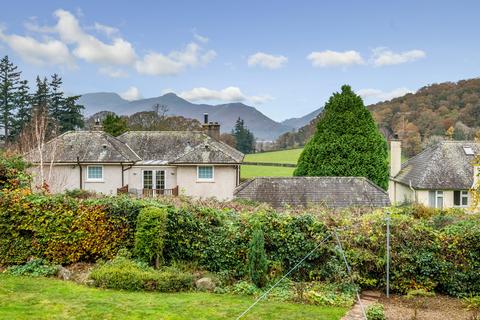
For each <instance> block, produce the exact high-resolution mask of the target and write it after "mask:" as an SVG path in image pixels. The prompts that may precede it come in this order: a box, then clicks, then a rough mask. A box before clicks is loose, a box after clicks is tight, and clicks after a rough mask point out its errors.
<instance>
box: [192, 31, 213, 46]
mask: <svg viewBox="0 0 480 320" xmlns="http://www.w3.org/2000/svg"><path fill="white" fill-rule="evenodd" d="M193 37H194V38H195V40H197V41H198V42H201V43H207V42H208V41H209V40H210V39H208V38H207V37H204V36H201V35H199V34H198V33H197V32H195V31H194V32H193Z"/></svg>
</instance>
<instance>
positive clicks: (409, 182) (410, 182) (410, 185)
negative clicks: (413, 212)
mask: <svg viewBox="0 0 480 320" xmlns="http://www.w3.org/2000/svg"><path fill="white" fill-rule="evenodd" d="M408 184H409V187H410V190H412V191H413V199H414V201H415V202H417V192H416V191H415V189H413V187H412V180H409V181H408Z"/></svg>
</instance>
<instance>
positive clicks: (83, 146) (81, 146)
mask: <svg viewBox="0 0 480 320" xmlns="http://www.w3.org/2000/svg"><path fill="white" fill-rule="evenodd" d="M42 154H43V161H44V162H51V161H54V162H64V163H72V162H77V158H78V160H79V161H81V162H116V163H118V162H135V161H138V160H140V158H139V157H138V155H137V154H135V152H134V151H133V150H132V149H131V148H129V146H127V145H126V144H125V143H123V142H121V141H120V140H118V139H117V138H115V137H112V136H111V135H109V134H107V133H106V132H103V131H68V132H65V133H63V134H61V135H60V136H58V137H56V138H54V139H52V140H50V141H49V142H47V143H46V145H45V148H44V150H43V152H42ZM25 157H26V159H27V160H29V161H32V162H37V163H38V162H39V161H40V160H39V159H40V154H39V152H38V151H37V150H33V151H31V152H29V153H27V154H26V155H25Z"/></svg>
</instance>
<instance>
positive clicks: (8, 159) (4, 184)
mask: <svg viewBox="0 0 480 320" xmlns="http://www.w3.org/2000/svg"><path fill="white" fill-rule="evenodd" d="M28 166H29V165H28V164H27V163H26V162H25V161H24V160H23V158H22V157H20V156H18V155H14V154H9V153H6V152H4V151H1V150H0V190H2V189H15V188H26V187H29V186H30V182H31V181H32V177H31V175H30V174H28V173H27V172H26V169H27V168H28Z"/></svg>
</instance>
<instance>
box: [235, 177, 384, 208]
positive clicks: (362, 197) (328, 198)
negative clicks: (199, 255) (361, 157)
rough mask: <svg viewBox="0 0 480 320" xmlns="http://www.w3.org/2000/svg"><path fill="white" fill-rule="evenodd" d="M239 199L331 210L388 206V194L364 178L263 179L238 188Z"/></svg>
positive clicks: (254, 180)
mask: <svg viewBox="0 0 480 320" xmlns="http://www.w3.org/2000/svg"><path fill="white" fill-rule="evenodd" d="M234 194H235V196H236V197H238V198H244V199H250V200H254V201H258V202H266V203H269V204H271V205H272V206H273V207H275V208H280V207H283V206H285V205H291V206H303V207H306V206H309V205H324V206H326V207H330V208H347V207H386V206H389V205H390V200H389V198H388V194H387V193H386V192H385V191H384V190H383V189H381V188H380V187H378V186H377V185H375V184H374V183H372V182H371V181H370V180H368V179H366V178H363V177H275V178H273V177H263V178H254V179H251V180H249V181H247V182H244V183H243V184H241V185H240V186H238V187H237V188H236V189H235V192H234Z"/></svg>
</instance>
